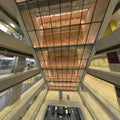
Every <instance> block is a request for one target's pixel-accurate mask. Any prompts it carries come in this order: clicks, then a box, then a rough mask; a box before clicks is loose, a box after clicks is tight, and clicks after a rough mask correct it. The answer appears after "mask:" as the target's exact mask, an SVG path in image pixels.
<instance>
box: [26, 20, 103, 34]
mask: <svg viewBox="0 0 120 120" xmlns="http://www.w3.org/2000/svg"><path fill="white" fill-rule="evenodd" d="M100 22H102V20H99V21H92V23H100ZM90 23H91V22H87V23H80V24H74V25H71V27H72V26H81V25H89V24H90ZM64 27H68V25H65V26H60V27H53V28H52V29H59V28H64ZM49 29H51V28H44V30H49ZM39 30H43V29H36V31H39ZM27 31H30V32H31V31H34V30H27Z"/></svg>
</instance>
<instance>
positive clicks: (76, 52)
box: [72, 0, 84, 74]
mask: <svg viewBox="0 0 120 120" xmlns="http://www.w3.org/2000/svg"><path fill="white" fill-rule="evenodd" d="M83 9H84V0H83V2H82V10H81V12H80V13H81V15H80V25H79V31H78V35H77V44H76V45H77V46H76V48H75V55H76V53H77V48H78V41H79V36H80V33H81V32H80V31H81V30H80V29H81V22H82V11H83ZM75 55H74V62H73V68H74V64H75ZM77 71H79V70H77ZM72 74H73V72H72ZM77 74H78V72H77Z"/></svg>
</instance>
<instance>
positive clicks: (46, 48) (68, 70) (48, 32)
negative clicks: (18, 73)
mask: <svg viewBox="0 0 120 120" xmlns="http://www.w3.org/2000/svg"><path fill="white" fill-rule="evenodd" d="M17 2H19V3H17V5H18V8H19V10H20V13H21V16H22V19H23V21H24V24H25V27H26V30H27V32H28V34H29V37H30V39H31V42H32V44H33V46H34V48H35V53H36V55H37V57H38V59H39V63H40V67H41V70H43V75H44V77H45V79H46V81H47V83H48V86H49V88H50V89H52V90H77V89H78V86H79V84H80V81H81V79H82V77H83V73H84V72H85V69H86V65H87V61H88V60H89V56H90V54H91V51H92V49H93V46H94V43H95V40H96V37H97V35H98V33H99V30H100V26H101V24H102V22H103V18H104V15H105V13H106V9H107V6H108V3H109V0H74V1H73V0H54V2H53V1H50V0H47V1H45V0H27V1H25V2H24V1H20V0H18V1H17Z"/></svg>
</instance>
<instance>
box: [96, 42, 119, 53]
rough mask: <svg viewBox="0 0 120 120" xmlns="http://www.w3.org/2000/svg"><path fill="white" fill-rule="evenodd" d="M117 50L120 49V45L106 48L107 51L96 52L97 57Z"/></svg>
mask: <svg viewBox="0 0 120 120" xmlns="http://www.w3.org/2000/svg"><path fill="white" fill-rule="evenodd" d="M116 49H120V44H118V45H115V46H112V47H110V48H106V49H103V50H100V51H96V54H95V55H98V54H101V53H105V52H109V51H112V50H116Z"/></svg>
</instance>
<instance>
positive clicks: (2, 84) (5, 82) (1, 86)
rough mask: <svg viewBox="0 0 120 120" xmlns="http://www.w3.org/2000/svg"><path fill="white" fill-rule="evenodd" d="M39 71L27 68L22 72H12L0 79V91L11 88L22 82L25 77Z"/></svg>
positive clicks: (27, 77)
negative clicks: (12, 73)
mask: <svg viewBox="0 0 120 120" xmlns="http://www.w3.org/2000/svg"><path fill="white" fill-rule="evenodd" d="M39 73H40V69H34V70H29V71H27V72H22V73H18V74H14V75H11V76H8V77H5V78H2V79H0V92H2V91H4V90H6V89H8V88H11V87H13V86H15V85H17V84H19V83H22V82H23V81H25V80H26V79H29V78H31V77H33V76H35V75H37V74H39Z"/></svg>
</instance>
